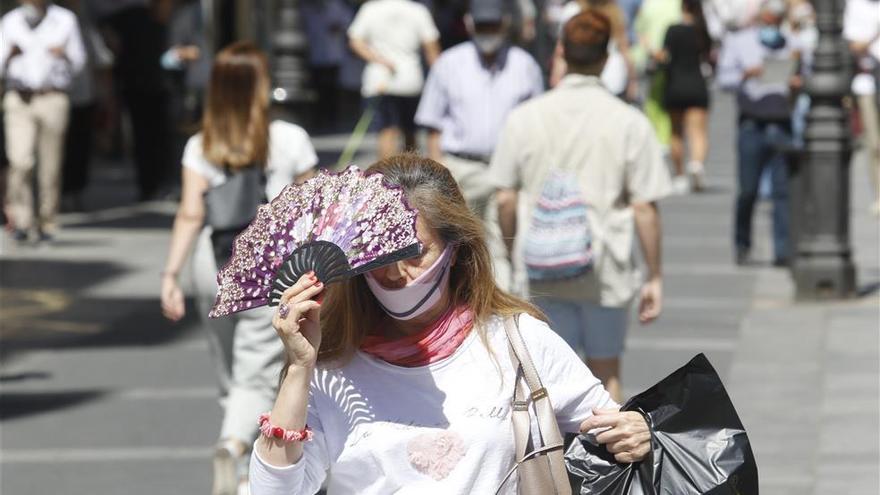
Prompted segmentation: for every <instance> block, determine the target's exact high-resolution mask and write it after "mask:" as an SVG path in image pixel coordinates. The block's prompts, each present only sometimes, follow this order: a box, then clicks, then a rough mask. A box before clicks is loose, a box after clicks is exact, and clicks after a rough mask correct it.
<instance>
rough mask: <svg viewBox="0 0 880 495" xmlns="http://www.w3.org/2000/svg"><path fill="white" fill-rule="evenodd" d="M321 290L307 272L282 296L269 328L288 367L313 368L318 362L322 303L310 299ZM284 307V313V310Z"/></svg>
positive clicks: (311, 274)
mask: <svg viewBox="0 0 880 495" xmlns="http://www.w3.org/2000/svg"><path fill="white" fill-rule="evenodd" d="M323 290H324V284H323V283H321V281H319V280H318V278H317V277H316V276H315V274H314V272H310V273H307V274H305V275H303V276H302V277H300V278H299V280H297V282H296V283H295V284H293V285H292V286H291V287H290V288H288V289H287V290H286V291H284V294H282V295H281V302H280V303H279V305H278V311H277V312H276V313H275V317H274V318H273V319H272V325H273V326H274V327H275V331H276V332H277V333H278V336H279V337H280V338H281V342H282V343H283V344H284V351H285V352H286V353H287V362H288V364H289V365H291V366H298V367H303V368H314V366H315V363H316V362H317V359H318V349H320V348H321V325H320V323H321V303H319V302H318V301H315V300H313V298H314V297H316V296H317V295H318V294H320V293H321V291H323ZM285 306H286V307H287V310H284V309H283V308H284V307H285ZM285 311H286V312H287V314H284V313H285Z"/></svg>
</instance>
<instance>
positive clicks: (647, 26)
mask: <svg viewBox="0 0 880 495" xmlns="http://www.w3.org/2000/svg"><path fill="white" fill-rule="evenodd" d="M680 20H681V0H644V2H643V3H642V6H641V8H640V9H639V15H638V16H637V17H636V21H635V26H634V27H635V32H636V37H637V38H638V43H637V44H636V45H635V46H633V50H632V52H633V55H632V56H633V62H634V63H635V64H636V66H637V67H640V68H641V71H642V73H643V74H644V76H645V79H646V82H645V90H644V105H643V110H644V112H645V115H646V116H647V117H648V120H650V121H651V125H652V126H654V132H656V133H657V139H659V140H660V143H662V144H663V145H664V146H669V144H670V141H671V139H672V120H671V119H670V118H669V113H668V112H667V111H666V108H664V107H663V96H664V94H665V92H666V72H664V71H662V70H660V69H659V67H657V63H656V60H657V59H658V54H659V53H660V51H661V50H662V49H663V39H664V38H665V36H666V31H667V30H668V29H669V26H671V25H673V24H675V23H677V22H679V21H680Z"/></svg>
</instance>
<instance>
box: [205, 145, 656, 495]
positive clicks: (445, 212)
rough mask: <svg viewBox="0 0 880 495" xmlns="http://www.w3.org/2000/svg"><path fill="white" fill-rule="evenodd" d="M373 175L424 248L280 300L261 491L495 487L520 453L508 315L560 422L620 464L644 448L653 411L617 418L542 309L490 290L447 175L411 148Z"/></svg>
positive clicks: (479, 235)
mask: <svg viewBox="0 0 880 495" xmlns="http://www.w3.org/2000/svg"><path fill="white" fill-rule="evenodd" d="M366 174H367V177H368V178H369V177H371V176H372V174H381V176H382V180H383V181H384V183H385V184H388V185H389V186H392V187H399V188H400V189H402V191H403V193H404V194H405V197H406V200H407V202H408V204H409V205H410V206H411V207H412V208H414V209H415V210H416V213H417V217H416V228H415V231H416V236H417V238H418V241H419V244H421V252H420V254H419V255H418V256H416V257H412V258H407V259H403V260H399V261H396V262H393V263H390V264H387V265H385V266H383V267H381V268H377V269H373V270H371V271H369V272H366V273H365V274H363V275H356V276H353V277H351V278H349V279H348V280H346V281H343V282H340V283H334V284H328V285H327V286H326V287H325V286H324V282H325V281H323V280H320V279H319V277H318V276H317V275H316V274H315V272H308V273H306V274H305V275H303V276H301V277H299V278H298V279H297V280H295V283H293V285H292V286H291V287H289V288H288V289H286V290H285V291H284V292H283V294H281V295H280V304H279V309H278V311H277V312H276V313H275V316H274V320H273V325H274V327H275V330H276V331H277V334H278V336H279V337H280V340H281V342H282V343H283V346H284V355H285V359H286V364H285V367H284V369H283V371H282V378H281V382H280V387H279V390H278V395H277V397H276V399H275V404H274V406H273V407H272V409H271V411H270V412H268V413H265V414H263V415H261V416H260V417H259V423H260V426H261V432H262V435H261V436H260V437H259V438H258V440H257V441H256V443H255V445H254V450H253V454H252V457H251V466H250V488H251V493H252V494H253V495H266V494H311V493H315V492H317V491H318V490H319V489H321V487H322V485H324V484H325V483H326V487H327V490H328V493H330V494H334V493H345V494H353V493H360V494H366V493H370V494H373V493H403V492H406V493H448V494H455V493H461V494H470V493H495V491H496V489H497V488H498V487H499V486H501V485H502V482H503V481H504V479H505V475H506V474H507V473H508V472H509V471H510V469H511V468H512V467H513V466H514V462H515V457H516V455H515V452H516V451H515V448H518V447H517V446H515V442H514V435H513V434H512V431H513V428H511V417H512V416H514V415H516V414H517V412H516V411H517V409H512V408H511V398H512V396H513V393H514V384H515V383H517V382H518V380H519V376H518V375H517V373H516V370H515V368H514V365H513V363H512V361H511V358H510V356H511V355H510V351H509V348H508V337H507V334H506V330H505V321H510V320H509V318H511V317H515V318H516V321H518V328H519V330H520V333H521V334H522V337H523V340H524V341H525V344H526V347H527V348H528V353H529V354H530V355H531V357H532V359H533V361H534V364H535V368H536V369H537V374H538V375H539V376H540V379H541V381H542V383H543V385H544V387H546V394H545V395H546V396H549V397H550V398H551V400H552V406H553V408H552V413H553V415H554V416H555V420H556V421H557V422H558V425H559V429H560V430H561V431H562V432H578V431H588V430H594V429H597V428H601V430H600V431H601V432H600V433H599V434H598V435H597V441H598V442H600V443H604V444H606V446H607V447H608V449H609V451H610V452H612V453H614V454H615V455H616V458H617V459H618V460H619V461H621V462H633V461H636V460H639V459H641V458H643V457H644V456H645V455H646V454H647V452H648V451H649V449H650V439H651V435H650V432H649V430H648V427H647V425H646V424H645V420H644V419H643V417H642V416H641V415H640V414H639V413H635V412H619V411H618V410H617V404H615V403H614V402H613V401H612V400H611V398H610V397H609V395H608V393H607V392H606V391H605V390H604V389H603V388H602V385H601V383H600V382H599V380H597V379H596V378H595V377H594V376H593V375H592V373H591V372H590V370H589V369H587V367H586V366H585V365H584V364H583V362H582V361H581V360H580V359H579V358H578V356H577V355H576V354H575V353H574V351H572V350H571V349H570V348H569V347H568V345H567V344H566V343H565V342H564V341H563V340H562V339H561V338H560V337H559V336H557V335H556V333H554V332H553V331H552V330H551V329H550V328H549V327H548V326H547V323H546V319H545V317H544V316H543V315H542V314H541V312H540V311H539V310H538V309H536V308H535V307H534V306H532V305H531V304H529V303H528V302H526V301H524V300H521V299H518V298H516V297H514V296H511V295H509V294H507V293H505V292H503V291H501V290H500V289H499V288H498V287H497V286H496V285H495V282H494V279H493V276H492V268H491V266H492V265H491V260H490V256H489V251H488V249H487V247H486V242H485V234H484V232H483V227H482V223H481V221H480V220H479V219H478V218H477V217H475V216H474V215H473V213H471V211H470V209H469V208H468V207H467V204H466V203H465V201H464V198H463V197H462V194H461V191H460V190H459V188H458V186H457V184H456V183H455V181H454V179H453V178H452V176H451V175H450V174H449V172H448V170H447V169H446V168H445V167H443V166H442V165H440V164H439V163H437V162H434V161H432V160H430V159H428V158H422V157H419V156H416V155H410V154H406V155H397V156H393V157H391V158H389V159H386V160H383V161H380V162H378V163H377V164H375V165H373V166H372V167H371V168H370V169H369V170H368V171H367V172H366ZM283 195H284V193H282V196H283ZM291 196H293V195H291ZM273 206H275V205H274V204H273ZM279 207H280V206H279ZM261 216H262V213H261ZM269 244H270V245H272V246H277V245H279V243H278V242H277V241H276V242H274V243H273V242H269ZM316 271H320V270H319V269H317V268H316ZM221 292H222V289H221ZM215 309H216V306H215ZM509 328H510V327H509V326H508V330H507V331H509ZM532 398H533V400H534V401H536V400H538V395H534V394H533V395H532ZM518 410H519V411H521V409H518ZM565 483H566V484H567V483H568V481H567V479H566V480H565ZM515 492H516V491H515V483H508V484H506V485H504V486H503V488H502V491H501V492H500V493H515Z"/></svg>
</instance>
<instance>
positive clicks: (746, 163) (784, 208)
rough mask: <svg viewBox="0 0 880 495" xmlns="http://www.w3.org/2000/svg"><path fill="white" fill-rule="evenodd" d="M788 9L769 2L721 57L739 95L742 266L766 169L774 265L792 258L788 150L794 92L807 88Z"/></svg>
mask: <svg viewBox="0 0 880 495" xmlns="http://www.w3.org/2000/svg"><path fill="white" fill-rule="evenodd" d="M786 12H787V4H786V2H785V0H765V1H764V2H763V3H762V4H761V8H760V11H759V14H758V19H757V22H756V23H755V24H754V25H752V26H749V27H746V28H744V29H741V30H739V31H733V32H730V33H728V34H727V36H726V37H725V39H724V41H723V44H722V47H721V54H720V56H719V61H718V82H719V83H720V84H721V86H722V87H723V88H725V89H727V90H731V91H736V93H737V107H738V113H739V126H738V136H737V155H738V156H737V158H738V168H739V170H738V179H739V190H738V193H737V199H736V207H735V211H736V213H735V231H734V249H735V255H736V263H737V264H740V265H742V264H745V263H747V262H748V260H749V251H750V249H751V245H752V213H753V211H754V206H755V201H756V200H757V198H758V185H759V182H760V178H761V174H762V172H763V171H764V170H765V169H768V170H769V171H770V176H771V179H772V184H773V193H772V199H773V254H774V259H773V264H774V265H776V266H785V265H787V264H788V259H789V235H788V230H789V229H788V174H787V170H786V162H785V150H786V149H787V148H789V147H790V146H791V115H792V101H793V97H792V95H793V93H794V92H795V91H798V90H799V89H800V88H801V86H802V80H801V78H800V75H799V74H798V68H797V66H796V65H797V64H796V62H797V57H796V54H797V53H798V52H802V51H803V48H802V47H799V46H798V43H797V41H796V40H795V39H794V38H790V37H789V36H788V35H787V34H786V33H785V32H784V31H783V30H781V29H780V25H781V23H782V20H783V19H784V18H785V16H786ZM802 55H803V54H802Z"/></svg>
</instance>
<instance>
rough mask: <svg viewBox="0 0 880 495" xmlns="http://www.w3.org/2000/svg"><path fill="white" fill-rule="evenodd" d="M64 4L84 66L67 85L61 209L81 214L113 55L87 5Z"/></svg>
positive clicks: (109, 89) (79, 0)
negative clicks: (83, 55)
mask: <svg viewBox="0 0 880 495" xmlns="http://www.w3.org/2000/svg"><path fill="white" fill-rule="evenodd" d="M65 4H66V6H67V7H68V8H69V9H70V10H71V11H72V12H74V13H75V14H76V16H77V19H78V20H79V29H80V33H81V34H82V39H83V45H84V46H85V50H86V64H85V66H84V68H83V70H81V71H80V72H79V73H77V74H76V76H74V78H73V81H71V84H70V91H69V95H70V117H69V122H70V123H69V125H68V130H67V137H66V139H65V144H64V165H63V166H62V181H61V184H62V186H61V193H62V195H61V208H62V210H67V211H81V210H83V209H84V208H85V204H84V197H83V194H84V192H85V189H86V186H87V185H88V183H89V175H90V174H89V168H90V163H91V160H92V148H93V147H94V146H93V144H94V141H95V126H96V121H97V115H98V112H99V108H104V107H106V105H107V103H106V102H107V100H108V99H109V98H110V97H111V95H112V84H113V83H112V76H111V74H110V71H111V69H112V67H113V52H111V51H110V48H108V47H107V44H106V43H105V42H104V38H103V37H102V36H101V33H100V32H99V31H98V29H97V27H96V25H95V23H94V18H93V16H92V13H91V11H90V9H89V6H88V4H87V3H86V2H85V1H83V0H67V2H65Z"/></svg>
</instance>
